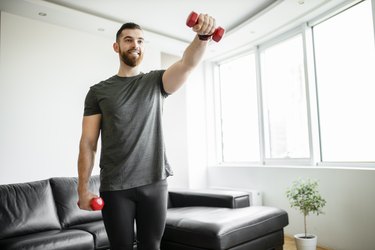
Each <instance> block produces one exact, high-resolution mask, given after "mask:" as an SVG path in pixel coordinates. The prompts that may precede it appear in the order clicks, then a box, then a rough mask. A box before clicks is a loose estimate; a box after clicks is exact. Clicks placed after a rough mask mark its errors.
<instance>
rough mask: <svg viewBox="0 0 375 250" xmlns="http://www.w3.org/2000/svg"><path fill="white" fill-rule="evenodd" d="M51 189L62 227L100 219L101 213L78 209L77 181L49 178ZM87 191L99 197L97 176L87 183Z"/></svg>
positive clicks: (70, 178)
mask: <svg viewBox="0 0 375 250" xmlns="http://www.w3.org/2000/svg"><path fill="white" fill-rule="evenodd" d="M50 182H51V187H52V191H53V196H54V199H55V203H56V208H57V213H58V215H59V218H60V223H61V225H62V226H63V227H70V226H74V225H77V224H82V223H87V222H91V221H99V220H101V219H102V213H101V211H86V210H82V209H80V208H79V207H78V205H77V201H78V193H77V185H78V180H77V178H75V177H60V178H51V180H50ZM89 189H90V191H92V192H93V193H96V194H97V195H99V193H98V190H99V176H93V177H92V178H91V179H90V182H89Z"/></svg>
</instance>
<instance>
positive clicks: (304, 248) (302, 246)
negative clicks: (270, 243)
mask: <svg viewBox="0 0 375 250" xmlns="http://www.w3.org/2000/svg"><path fill="white" fill-rule="evenodd" d="M307 236H308V237H309V238H303V237H305V234H296V235H294V241H295V242H296V247H297V250H316V245H317V243H318V236H316V235H313V234H308V235H307Z"/></svg>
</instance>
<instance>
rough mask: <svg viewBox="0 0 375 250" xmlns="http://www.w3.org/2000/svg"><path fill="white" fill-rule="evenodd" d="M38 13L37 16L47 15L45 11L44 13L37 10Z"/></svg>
mask: <svg viewBox="0 0 375 250" xmlns="http://www.w3.org/2000/svg"><path fill="white" fill-rule="evenodd" d="M38 15H39V16H47V13H45V12H39V13H38Z"/></svg>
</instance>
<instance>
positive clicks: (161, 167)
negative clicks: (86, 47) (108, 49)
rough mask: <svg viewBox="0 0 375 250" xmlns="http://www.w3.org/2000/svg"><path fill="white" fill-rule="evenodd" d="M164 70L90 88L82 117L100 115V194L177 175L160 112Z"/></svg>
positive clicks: (109, 80) (107, 81)
mask: <svg viewBox="0 0 375 250" xmlns="http://www.w3.org/2000/svg"><path fill="white" fill-rule="evenodd" d="M163 73H164V70H158V71H151V72H149V73H147V74H143V73H141V74H139V75H137V76H133V77H119V76H117V75H115V76H112V77H110V78H109V79H107V80H105V81H102V82H100V83H98V84H96V85H94V86H92V87H91V88H90V90H89V92H88V93H87V96H86V100H85V110H84V115H85V116H89V115H94V114H102V122H101V142H102V149H101V156H100V180H101V183H100V191H113V190H123V189H129V188H133V187H139V186H143V185H148V184H151V183H153V182H156V181H159V180H163V179H165V178H167V177H168V176H170V175H173V172H172V170H171V168H170V166H169V163H168V160H167V158H166V153H165V146H164V139H163V129H162V112H163V101H164V98H165V97H167V95H168V94H167V93H166V92H165V91H164V88H163V84H162V75H163Z"/></svg>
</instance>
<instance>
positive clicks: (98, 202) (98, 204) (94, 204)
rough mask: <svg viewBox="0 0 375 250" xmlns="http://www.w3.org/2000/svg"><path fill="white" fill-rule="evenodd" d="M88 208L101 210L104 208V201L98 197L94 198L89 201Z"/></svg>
mask: <svg viewBox="0 0 375 250" xmlns="http://www.w3.org/2000/svg"><path fill="white" fill-rule="evenodd" d="M90 207H91V209H92V210H102V209H103V207H104V201H103V199H102V198H100V197H96V198H93V199H91V201H90Z"/></svg>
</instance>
